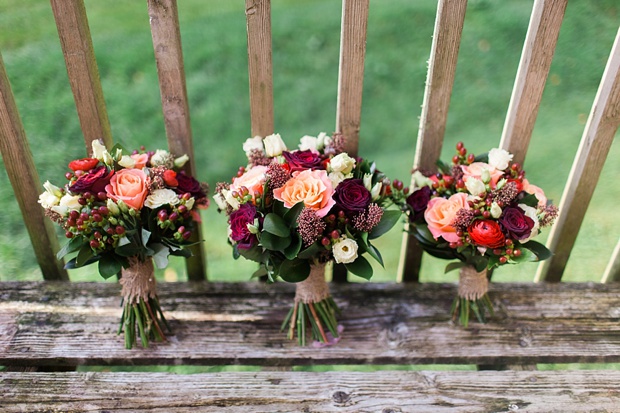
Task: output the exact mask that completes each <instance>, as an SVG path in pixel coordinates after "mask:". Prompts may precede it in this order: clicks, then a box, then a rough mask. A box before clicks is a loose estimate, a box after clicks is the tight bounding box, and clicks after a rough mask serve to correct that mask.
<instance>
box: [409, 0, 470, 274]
mask: <svg viewBox="0 0 620 413" xmlns="http://www.w3.org/2000/svg"><path fill="white" fill-rule="evenodd" d="M466 8H467V0H453V1H448V0H440V1H439V3H438V4H437V17H436V19H435V30H434V33H433V43H432V45H431V56H430V59H429V61H428V74H427V77H426V88H425V90H424V101H423V103H422V114H421V116H420V128H419V131H418V141H417V144H416V153H415V159H414V161H413V169H422V170H431V171H433V170H435V169H436V168H437V167H436V165H435V162H436V161H437V159H439V155H441V148H442V145H443V138H444V134H445V132H446V122H447V120H448V108H449V106H450V97H451V96H452V86H453V85H454V75H455V74H456V62H457V58H458V54H459V47H460V45H461V34H462V32H463V24H464V21H465V10H466ZM412 185H413V181H412ZM421 262H422V250H421V248H420V247H419V246H418V243H417V241H416V240H415V238H414V237H413V236H410V235H409V234H408V232H407V231H405V233H404V235H403V241H402V246H401V254H400V262H399V265H398V279H399V280H400V281H408V282H412V281H418V279H419V274H420V265H421Z"/></svg>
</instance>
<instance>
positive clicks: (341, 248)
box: [332, 237, 357, 264]
mask: <svg viewBox="0 0 620 413" xmlns="http://www.w3.org/2000/svg"><path fill="white" fill-rule="evenodd" d="M332 254H334V261H336V262H337V263H338V264H349V263H351V262H353V261H355V260H356V259H357V242H355V240H353V239H351V238H346V237H342V238H340V240H339V241H338V242H336V243H335V244H334V246H333V247H332Z"/></svg>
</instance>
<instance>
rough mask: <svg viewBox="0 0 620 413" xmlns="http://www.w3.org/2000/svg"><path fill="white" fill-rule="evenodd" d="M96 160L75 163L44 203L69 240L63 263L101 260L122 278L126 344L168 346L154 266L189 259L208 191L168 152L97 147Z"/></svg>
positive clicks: (103, 268) (105, 271) (102, 267)
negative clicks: (170, 259)
mask: <svg viewBox="0 0 620 413" xmlns="http://www.w3.org/2000/svg"><path fill="white" fill-rule="evenodd" d="M92 151H93V153H92V156H91V157H90V158H84V159H77V160H74V161H71V162H70V163H69V169H70V171H69V172H67V174H66V175H65V177H66V179H67V181H68V182H67V183H66V184H65V185H64V186H63V187H58V186H55V185H53V184H51V183H50V182H49V181H47V182H46V183H45V184H44V187H45V192H43V193H42V194H41V195H40V196H39V203H40V204H41V206H42V207H43V208H45V211H46V215H47V216H48V217H49V218H51V219H52V220H53V221H54V222H56V223H57V224H58V225H60V226H61V227H62V228H63V229H64V230H65V231H66V232H65V234H66V237H67V238H68V239H69V240H68V242H67V243H66V245H65V246H64V247H63V248H62V249H61V250H60V251H59V252H58V255H57V256H58V259H62V258H63V257H65V256H66V255H68V254H70V253H75V252H77V254H76V255H75V256H74V257H73V258H72V259H70V260H69V261H68V262H67V263H66V266H65V268H68V269H71V268H78V267H82V266H84V265H88V264H92V263H95V262H97V263H98V267H99V273H100V274H101V276H102V277H104V278H106V279H107V278H109V277H111V276H113V275H115V274H118V273H119V272H121V273H122V276H121V280H120V283H121V285H122V292H121V295H122V297H123V304H122V305H123V313H122V316H121V322H120V327H119V331H118V333H119V334H120V333H121V332H123V331H124V333H125V346H126V347H127V348H128V349H129V348H131V347H132V346H133V344H134V343H135V341H136V331H137V332H138V334H139V335H140V340H141V342H142V346H143V347H148V343H149V340H155V341H164V340H165V334H164V332H163V329H162V327H163V325H165V326H166V328H168V330H170V328H169V326H168V323H167V322H166V319H165V317H164V314H163V312H162V310H161V307H160V306H159V302H158V299H157V293H156V286H155V275H154V267H153V262H154V263H155V265H157V267H159V268H163V267H165V266H166V265H167V264H168V257H169V256H170V255H177V256H183V257H188V256H190V255H191V253H190V252H189V250H187V249H184V247H185V246H187V245H189V244H188V239H189V238H190V237H191V235H192V230H193V227H194V223H195V222H200V216H199V214H198V213H197V211H196V209H197V208H206V207H207V206H208V199H207V197H206V192H207V190H208V187H207V186H206V185H205V184H201V183H199V182H198V181H196V180H195V179H194V178H192V177H191V176H189V175H186V174H185V173H184V172H183V171H179V169H180V168H181V167H182V166H183V165H184V164H185V163H186V162H187V161H188V159H189V158H188V157H187V155H183V156H181V157H178V158H175V157H174V156H173V155H172V154H170V153H169V152H167V151H165V150H157V151H155V152H145V151H144V148H141V150H140V151H133V153H131V154H128V155H127V154H126V151H125V150H124V149H122V148H121V147H120V146H115V147H114V148H112V150H111V151H110V152H108V151H107V150H106V148H105V147H104V146H103V145H102V144H101V143H100V142H99V141H93V143H92Z"/></svg>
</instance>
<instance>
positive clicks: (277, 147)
mask: <svg viewBox="0 0 620 413" xmlns="http://www.w3.org/2000/svg"><path fill="white" fill-rule="evenodd" d="M263 143H264V144H265V153H267V156H269V157H272V156H278V155H281V154H282V152H283V151H285V150H286V145H285V144H284V141H283V140H282V138H281V137H280V134H279V133H274V134H273V135H269V136H267V137H266V138H265V140H264V141H263Z"/></svg>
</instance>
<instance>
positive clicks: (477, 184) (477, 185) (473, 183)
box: [465, 178, 487, 196]
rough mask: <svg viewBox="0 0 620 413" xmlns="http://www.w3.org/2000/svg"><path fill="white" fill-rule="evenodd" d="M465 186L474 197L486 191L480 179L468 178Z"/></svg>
mask: <svg viewBox="0 0 620 413" xmlns="http://www.w3.org/2000/svg"><path fill="white" fill-rule="evenodd" d="M465 186H466V187H467V191H468V192H469V193H470V194H472V195H474V196H479V195H482V194H484V193H485V192H486V191H487V188H486V186H485V185H484V183H483V182H482V181H481V180H480V179H476V178H469V179H468V180H467V181H466V182H465Z"/></svg>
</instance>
